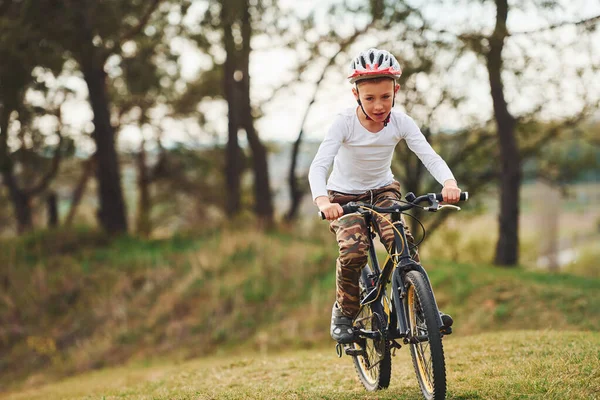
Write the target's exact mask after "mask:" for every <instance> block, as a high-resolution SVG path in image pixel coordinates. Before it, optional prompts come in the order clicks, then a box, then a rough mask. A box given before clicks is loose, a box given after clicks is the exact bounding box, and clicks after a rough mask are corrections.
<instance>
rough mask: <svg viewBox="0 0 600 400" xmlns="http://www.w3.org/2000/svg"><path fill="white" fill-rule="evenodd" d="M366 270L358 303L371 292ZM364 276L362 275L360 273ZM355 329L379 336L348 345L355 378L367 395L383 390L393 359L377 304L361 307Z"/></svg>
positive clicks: (368, 271)
mask: <svg viewBox="0 0 600 400" xmlns="http://www.w3.org/2000/svg"><path fill="white" fill-rule="evenodd" d="M365 268H367V269H368V270H367V271H366V273H363V276H362V277H361V279H360V283H359V286H360V291H361V299H362V298H363V297H364V296H365V295H366V294H367V292H368V290H369V289H370V288H371V285H370V284H369V283H370V282H367V280H366V277H367V276H368V274H369V273H370V269H369V266H366V267H365ZM363 272H365V271H363ZM354 326H355V327H357V328H359V329H363V330H366V331H372V332H379V338H378V339H370V338H364V337H363V338H360V339H358V341H357V342H354V343H352V344H351V345H350V347H351V349H352V350H353V351H354V352H355V355H353V357H352V360H353V361H354V368H355V369H356V373H357V374H358V378H359V379H360V381H361V383H362V384H363V386H364V387H365V389H367V390H368V391H375V390H379V389H385V388H387V387H388V386H389V385H390V377H391V374H392V357H391V354H390V342H389V340H388V336H387V318H386V317H385V311H384V309H383V306H382V305H381V303H380V302H376V303H373V304H371V305H369V306H366V307H362V308H361V310H360V312H359V315H358V316H357V317H356V318H355V319H354Z"/></svg>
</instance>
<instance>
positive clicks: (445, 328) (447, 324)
mask: <svg viewBox="0 0 600 400" xmlns="http://www.w3.org/2000/svg"><path fill="white" fill-rule="evenodd" d="M440 317H441V318H442V327H441V328H440V332H442V333H443V334H445V335H450V334H451V333H452V324H454V320H453V319H452V317H451V316H450V315H448V314H444V313H443V312H441V311H440Z"/></svg>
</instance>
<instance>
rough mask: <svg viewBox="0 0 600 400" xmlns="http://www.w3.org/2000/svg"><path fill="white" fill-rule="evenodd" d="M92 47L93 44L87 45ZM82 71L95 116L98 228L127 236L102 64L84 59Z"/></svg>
mask: <svg viewBox="0 0 600 400" xmlns="http://www.w3.org/2000/svg"><path fill="white" fill-rule="evenodd" d="M89 45H90V46H92V43H91V42H90V43H89ZM81 61H82V63H81V64H82V69H83V75H84V78H85V81H86V83H87V86H88V90H89V97H90V103H91V106H92V110H93V112H94V127H95V129H94V135H93V137H94V142H95V143H96V163H97V168H96V178H97V179H98V197H99V200H100V209H99V211H98V219H99V222H100V225H101V226H102V228H104V230H106V231H107V232H109V233H124V232H127V217H126V215H125V203H124V201H123V192H122V191H121V171H120V169H119V159H118V157H117V151H116V149H115V132H114V129H113V127H112V125H111V123H110V114H109V111H108V99H107V96H106V87H105V84H106V73H105V72H104V69H103V65H102V64H101V63H98V64H96V63H94V59H87V58H86V59H84V60H81Z"/></svg>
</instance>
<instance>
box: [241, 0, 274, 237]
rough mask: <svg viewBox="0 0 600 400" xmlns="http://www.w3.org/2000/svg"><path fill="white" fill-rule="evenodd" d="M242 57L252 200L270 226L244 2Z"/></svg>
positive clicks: (249, 24) (268, 192)
mask: <svg viewBox="0 0 600 400" xmlns="http://www.w3.org/2000/svg"><path fill="white" fill-rule="evenodd" d="M242 37H243V47H242V57H241V60H240V61H241V62H240V67H241V71H242V80H241V83H242V90H243V91H242V96H241V99H240V100H241V106H242V109H243V114H242V125H243V126H244V128H245V129H246V135H247V136H248V142H249V144H250V148H251V149H252V166H253V169H254V198H255V202H256V214H257V215H258V218H259V220H260V221H261V224H264V226H266V227H270V226H271V225H272V224H273V198H272V196H271V188H270V185H269V168H268V162H267V150H266V148H265V146H264V145H263V144H262V143H261V141H260V138H259V137H258V134H257V133H256V131H255V129H254V117H253V116H252V103H251V102H250V74H249V65H250V51H251V48H250V39H251V37H252V21H251V17H250V5H249V2H248V1H245V6H244V9H243V11H242Z"/></svg>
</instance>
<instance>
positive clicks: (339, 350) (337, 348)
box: [335, 343, 343, 358]
mask: <svg viewBox="0 0 600 400" xmlns="http://www.w3.org/2000/svg"><path fill="white" fill-rule="evenodd" d="M335 353H336V354H337V356H338V358H342V355H343V353H342V344H341V343H338V344H336V345H335Z"/></svg>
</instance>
